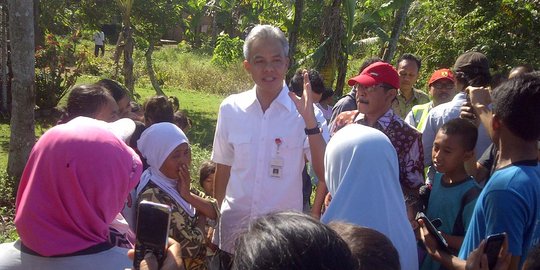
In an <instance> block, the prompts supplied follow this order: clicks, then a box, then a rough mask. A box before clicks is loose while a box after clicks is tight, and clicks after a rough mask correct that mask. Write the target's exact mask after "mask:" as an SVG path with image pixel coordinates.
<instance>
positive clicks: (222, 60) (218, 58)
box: [212, 34, 244, 68]
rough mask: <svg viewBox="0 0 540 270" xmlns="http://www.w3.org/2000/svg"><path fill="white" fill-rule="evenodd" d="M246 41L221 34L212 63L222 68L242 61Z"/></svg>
mask: <svg viewBox="0 0 540 270" xmlns="http://www.w3.org/2000/svg"><path fill="white" fill-rule="evenodd" d="M243 44H244V41H242V40H241V39H240V38H239V37H235V38H230V37H229V35H227V34H221V35H219V37H218V38H217V41H216V48H214V53H213V56H212V63H213V64H215V65H217V66H220V67H222V68H227V67H229V66H230V65H231V64H234V63H237V62H238V61H239V60H241V59H242V46H243Z"/></svg>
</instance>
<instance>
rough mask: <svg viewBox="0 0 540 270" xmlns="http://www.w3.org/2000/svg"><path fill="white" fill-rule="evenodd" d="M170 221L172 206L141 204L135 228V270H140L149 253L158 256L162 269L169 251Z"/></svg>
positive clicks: (144, 202) (151, 203)
mask: <svg viewBox="0 0 540 270" xmlns="http://www.w3.org/2000/svg"><path fill="white" fill-rule="evenodd" d="M170 220H171V207H170V206H168V205H165V204H160V203H154V202H150V201H144V200H143V201H142V202H140V203H139V205H138V208H137V224H136V227H135V232H136V240H135V259H134V260H133V267H134V268H135V269H137V270H138V269H139V266H140V264H141V261H142V260H143V259H144V256H145V255H146V254H147V253H149V252H151V253H153V254H154V256H156V258H157V260H158V263H159V267H160V268H161V265H162V264H163V260H164V259H165V252H166V249H167V239H168V236H169V223H170Z"/></svg>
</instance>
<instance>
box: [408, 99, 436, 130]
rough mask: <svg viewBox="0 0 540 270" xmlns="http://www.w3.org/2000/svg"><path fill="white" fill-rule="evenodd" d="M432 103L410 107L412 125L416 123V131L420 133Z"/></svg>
mask: <svg viewBox="0 0 540 270" xmlns="http://www.w3.org/2000/svg"><path fill="white" fill-rule="evenodd" d="M432 104H433V102H432V101H430V102H428V103H424V104H420V105H415V106H413V107H412V115H413V120H414V123H416V129H417V130H418V131H420V132H423V131H424V126H425V125H426V119H427V116H428V113H429V110H430V109H431V105H432Z"/></svg>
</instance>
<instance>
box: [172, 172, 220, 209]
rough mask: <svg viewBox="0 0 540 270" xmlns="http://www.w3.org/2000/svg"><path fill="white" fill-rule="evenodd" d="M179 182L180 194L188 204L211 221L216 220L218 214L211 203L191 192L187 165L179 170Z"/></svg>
mask: <svg viewBox="0 0 540 270" xmlns="http://www.w3.org/2000/svg"><path fill="white" fill-rule="evenodd" d="M178 176H179V181H178V184H177V187H176V188H177V189H178V193H180V196H182V198H183V199H184V200H186V202H188V203H189V204H191V205H192V206H193V207H195V209H197V211H199V212H201V213H202V214H203V215H204V216H206V217H208V218H210V219H216V218H217V216H218V214H217V212H216V208H215V207H214V205H213V204H212V202H211V201H209V200H206V199H204V198H201V197H199V196H197V195H196V194H193V193H192V192H191V177H190V175H189V169H188V166H187V165H185V164H184V165H182V167H181V168H180V169H179V170H178Z"/></svg>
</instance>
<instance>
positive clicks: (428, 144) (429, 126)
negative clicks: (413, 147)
mask: <svg viewBox="0 0 540 270" xmlns="http://www.w3.org/2000/svg"><path fill="white" fill-rule="evenodd" d="M434 111H435V110H431V111H430V112H429V114H428V117H427V119H426V126H425V127H424V132H423V133H422V147H423V153H424V166H425V167H427V166H429V165H431V162H432V161H431V148H433V142H434V141H435V135H436V134H437V130H438V127H437V123H436V121H435V117H434V116H433V112H434Z"/></svg>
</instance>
